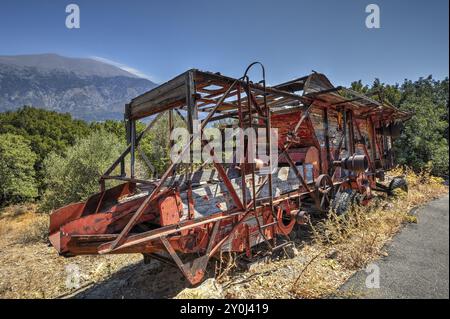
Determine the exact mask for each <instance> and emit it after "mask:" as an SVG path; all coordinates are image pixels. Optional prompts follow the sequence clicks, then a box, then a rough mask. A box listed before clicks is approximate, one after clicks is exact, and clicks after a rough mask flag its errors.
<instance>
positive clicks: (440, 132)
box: [351, 76, 449, 175]
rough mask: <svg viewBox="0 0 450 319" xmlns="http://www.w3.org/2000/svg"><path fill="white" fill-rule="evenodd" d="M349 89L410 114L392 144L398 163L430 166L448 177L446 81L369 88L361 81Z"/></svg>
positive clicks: (432, 169) (380, 84)
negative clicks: (401, 131)
mask: <svg viewBox="0 0 450 319" xmlns="http://www.w3.org/2000/svg"><path fill="white" fill-rule="evenodd" d="M351 87H352V89H354V90H356V91H358V92H362V93H365V94H369V95H370V94H372V93H375V92H376V94H374V95H373V98H375V99H378V100H379V99H380V98H381V99H383V100H385V101H388V102H390V103H391V104H393V105H395V106H398V107H399V108H400V109H402V110H405V111H408V112H412V113H413V116H412V118H411V119H410V120H408V121H407V122H406V123H405V129H404V132H403V134H402V135H401V137H400V138H398V139H397V140H396V141H395V143H394V147H395V153H396V157H397V162H398V163H399V164H402V165H407V166H411V167H412V168H414V169H415V170H421V169H422V168H424V167H431V172H432V173H433V174H435V175H448V160H449V157H448V151H449V147H448V108H449V95H448V93H449V80H448V78H446V79H444V80H442V81H436V80H433V78H432V76H428V77H427V78H420V79H419V80H417V81H415V82H413V81H410V80H405V81H404V83H403V84H402V85H401V86H399V85H398V84H395V85H386V84H384V83H381V82H380V81H379V80H378V79H375V81H374V83H373V84H372V86H371V87H369V86H367V85H363V84H362V82H361V81H357V82H353V83H352V84H351Z"/></svg>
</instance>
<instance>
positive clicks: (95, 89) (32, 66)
mask: <svg viewBox="0 0 450 319" xmlns="http://www.w3.org/2000/svg"><path fill="white" fill-rule="evenodd" d="M155 86H156V84H155V83H153V82H151V81H150V80H147V79H144V78H140V77H138V76H136V75H135V74H132V73H130V72H127V71H125V70H123V69H121V68H119V67H117V66H114V65H111V64H108V63H105V62H102V61H98V60H94V59H88V58H69V57H63V56H60V55H56V54H37V55H17V56H0V112H3V111H7V110H14V109H17V108H19V107H21V106H23V105H32V106H35V107H40V108H45V109H48V110H54V111H58V112H69V113H71V114H72V115H73V116H74V117H75V118H81V119H84V120H88V121H91V120H106V119H123V110H124V104H125V103H128V102H129V101H130V100H131V99H132V98H134V97H136V96H137V95H139V94H141V93H143V92H145V91H147V90H149V89H151V88H153V87H155Z"/></svg>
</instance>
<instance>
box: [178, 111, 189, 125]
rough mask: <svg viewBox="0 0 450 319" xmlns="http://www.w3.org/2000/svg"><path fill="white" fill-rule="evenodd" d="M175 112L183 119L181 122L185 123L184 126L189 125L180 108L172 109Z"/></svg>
mask: <svg viewBox="0 0 450 319" xmlns="http://www.w3.org/2000/svg"><path fill="white" fill-rule="evenodd" d="M174 110H175V113H177V114H178V116H179V117H180V118H181V119H182V120H183V122H184V123H185V124H186V127H188V126H189V124H188V121H187V120H186V119H185V118H184V116H183V114H181V112H180V110H178V109H177V108H175V109H174Z"/></svg>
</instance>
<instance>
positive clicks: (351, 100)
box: [331, 97, 362, 106]
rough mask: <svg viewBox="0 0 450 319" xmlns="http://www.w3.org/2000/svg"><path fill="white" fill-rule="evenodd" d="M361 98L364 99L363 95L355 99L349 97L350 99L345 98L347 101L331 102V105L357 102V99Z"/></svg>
mask: <svg viewBox="0 0 450 319" xmlns="http://www.w3.org/2000/svg"><path fill="white" fill-rule="evenodd" d="M361 99H362V98H361V97H357V98H354V99H349V100H345V101H341V102H336V103H331V105H333V106H338V105H342V104H347V103H352V102H356V101H359V100H361Z"/></svg>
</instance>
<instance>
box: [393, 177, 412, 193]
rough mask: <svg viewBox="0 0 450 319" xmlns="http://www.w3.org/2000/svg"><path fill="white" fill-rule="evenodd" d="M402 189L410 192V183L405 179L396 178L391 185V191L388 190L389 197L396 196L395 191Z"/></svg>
mask: <svg viewBox="0 0 450 319" xmlns="http://www.w3.org/2000/svg"><path fill="white" fill-rule="evenodd" d="M398 188H400V189H401V190H403V191H405V192H408V183H407V182H406V179H404V178H403V177H395V178H394V179H393V180H392V181H391V182H390V183H389V189H388V195H389V196H394V195H395V192H394V191H395V190H396V189H398Z"/></svg>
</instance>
